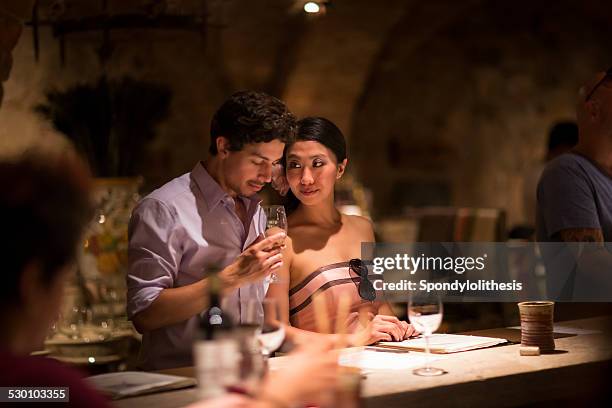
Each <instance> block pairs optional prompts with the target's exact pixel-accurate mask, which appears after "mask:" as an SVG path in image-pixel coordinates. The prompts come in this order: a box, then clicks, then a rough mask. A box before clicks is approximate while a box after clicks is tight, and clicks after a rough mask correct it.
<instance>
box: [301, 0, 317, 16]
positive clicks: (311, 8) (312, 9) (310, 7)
mask: <svg viewBox="0 0 612 408" xmlns="http://www.w3.org/2000/svg"><path fill="white" fill-rule="evenodd" d="M304 11H305V12H307V13H312V14H314V13H318V12H319V11H321V7H319V5H318V4H317V3H315V2H314V1H309V2H308V3H306V4H304Z"/></svg>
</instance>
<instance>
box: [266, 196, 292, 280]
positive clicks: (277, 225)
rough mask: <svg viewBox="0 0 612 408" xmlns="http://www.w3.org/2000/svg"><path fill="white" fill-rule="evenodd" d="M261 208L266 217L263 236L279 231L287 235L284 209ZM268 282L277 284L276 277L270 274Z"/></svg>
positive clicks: (279, 207) (277, 206)
mask: <svg viewBox="0 0 612 408" xmlns="http://www.w3.org/2000/svg"><path fill="white" fill-rule="evenodd" d="M262 208H263V211H264V214H265V216H266V232H265V236H266V237H269V236H271V235H274V234H277V233H279V232H280V231H284V232H285V233H287V215H286V213H285V207H283V206H282V205H266V206H263V207H262ZM270 282H271V283H274V282H278V275H276V274H275V273H274V272H272V273H271V274H270Z"/></svg>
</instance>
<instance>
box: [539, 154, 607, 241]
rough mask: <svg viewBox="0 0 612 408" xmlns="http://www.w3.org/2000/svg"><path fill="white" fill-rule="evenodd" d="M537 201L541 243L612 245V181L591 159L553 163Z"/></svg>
mask: <svg viewBox="0 0 612 408" xmlns="http://www.w3.org/2000/svg"><path fill="white" fill-rule="evenodd" d="M537 197H538V212H537V238H538V241H539V242H546V241H567V242H571V241H587V242H601V241H606V242H608V241H612V177H611V176H610V175H609V174H608V173H607V172H605V170H603V169H602V168H600V167H599V165H598V164H597V163H595V162H593V161H592V160H591V159H589V158H588V157H585V156H582V155H580V154H577V153H566V154H564V155H561V156H559V157H558V158H556V159H555V160H553V161H552V162H550V163H549V164H548V166H546V169H545V170H544V172H543V173H542V177H541V178H540V182H539V183H538V195H537ZM585 230H592V231H591V235H592V237H591V238H589V237H588V234H584V231H585ZM580 231H583V239H578V238H579V235H580V233H579V232H580ZM572 238H573V239H572ZM600 238H601V239H600Z"/></svg>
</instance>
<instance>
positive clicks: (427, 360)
mask: <svg viewBox="0 0 612 408" xmlns="http://www.w3.org/2000/svg"><path fill="white" fill-rule="evenodd" d="M429 353H430V351H429V334H428V333H425V370H427V371H429V357H430V354H429Z"/></svg>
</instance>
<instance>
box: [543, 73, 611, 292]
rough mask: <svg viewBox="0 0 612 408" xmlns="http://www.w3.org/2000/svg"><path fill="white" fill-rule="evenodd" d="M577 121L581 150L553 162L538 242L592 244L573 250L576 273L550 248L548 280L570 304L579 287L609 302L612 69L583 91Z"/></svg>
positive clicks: (548, 172)
mask: <svg viewBox="0 0 612 408" xmlns="http://www.w3.org/2000/svg"><path fill="white" fill-rule="evenodd" d="M576 117H577V123H578V130H579V138H578V144H577V145H576V146H575V147H574V148H573V149H572V150H571V151H570V152H569V153H566V154H562V155H561V156H559V157H557V158H556V159H554V160H552V161H551V162H549V163H548V165H547V166H546V168H545V169H544V172H543V173H542V177H541V178H540V182H539V184H538V191H537V199H538V210H537V240H538V242H566V243H571V242H579V243H588V244H587V245H580V246H573V247H572V248H576V249H577V251H578V252H577V253H575V254H574V255H573V256H574V259H573V263H572V262H565V265H569V267H573V266H575V268H574V269H573V270H571V271H570V270H569V267H566V268H565V269H564V268H563V262H562V259H563V258H562V255H563V253H560V252H559V253H557V252H555V251H556V249H555V248H557V247H555V248H553V247H551V246H549V247H548V248H547V247H546V245H544V246H543V248H542V249H543V251H542V252H543V254H544V256H545V262H548V264H547V272H548V274H547V278H548V279H549V283H550V282H552V283H554V284H555V285H557V288H556V289H557V290H560V291H561V293H560V295H561V297H562V298H563V299H565V300H570V299H571V296H572V292H573V291H575V290H577V289H578V288H579V286H580V287H581V289H579V292H580V293H581V296H580V297H581V298H585V297H586V298H585V299H583V300H603V299H607V298H609V297H610V293H611V290H612V285H611V282H612V279H611V278H610V276H609V274H610V270H611V269H612V254H611V253H610V252H609V249H610V248H606V245H605V244H606V243H607V242H610V241H612V68H610V69H608V70H607V71H606V72H600V73H598V74H597V75H596V76H595V77H594V78H593V79H592V80H591V81H589V82H588V83H587V84H586V85H584V86H583V87H581V88H580V91H579V96H578V101H577V104H576ZM555 262H556V264H555ZM549 266H550V267H549ZM565 272H567V275H565ZM561 285H564V287H560V286H561ZM577 285H578V286H577ZM549 289H551V287H550V286H549ZM549 292H550V291H549ZM573 293H576V292H573ZM552 294H553V295H554V294H555V293H554V291H553V293H552ZM587 298H588V299H587Z"/></svg>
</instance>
